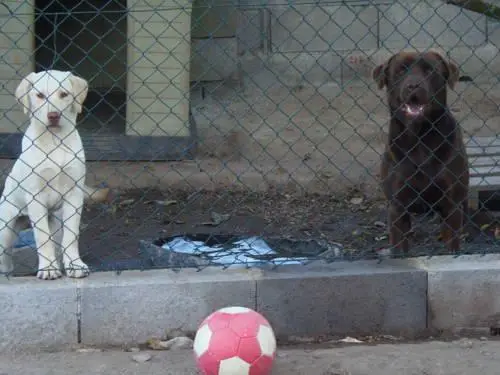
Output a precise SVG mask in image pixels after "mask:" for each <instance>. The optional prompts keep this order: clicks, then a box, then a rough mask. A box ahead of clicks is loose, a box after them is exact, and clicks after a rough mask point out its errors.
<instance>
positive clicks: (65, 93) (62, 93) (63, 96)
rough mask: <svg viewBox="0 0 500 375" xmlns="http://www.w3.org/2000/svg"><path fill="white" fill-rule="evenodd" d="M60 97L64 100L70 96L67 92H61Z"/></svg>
mask: <svg viewBox="0 0 500 375" xmlns="http://www.w3.org/2000/svg"><path fill="white" fill-rule="evenodd" d="M59 96H60V97H61V99H62V98H65V97H67V96H68V93H67V92H61V93H60V94H59Z"/></svg>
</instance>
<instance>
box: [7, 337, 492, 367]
mask: <svg viewBox="0 0 500 375" xmlns="http://www.w3.org/2000/svg"><path fill="white" fill-rule="evenodd" d="M149 354H151V359H149V360H148V361H146V362H143V363H137V362H135V361H134V360H133V359H132V357H133V356H134V355H137V353H127V352H123V351H103V352H92V351H90V352H83V353H82V352H61V353H41V354H28V353H18V354H15V355H8V354H2V355H1V356H0V372H1V373H2V374H24V375H35V374H36V375H49V374H50V375H63V374H64V375H66V374H73V375H79V374H82V375H83V374H85V375H94V374H95V375H97V374H106V375H115V374H116V375H118V374H120V375H129V374H130V375H132V374H133V375H142V374H144V375H146V374H148V375H149V374H165V375H196V374H199V372H197V369H196V366H195V363H194V361H193V354H192V351H191V350H178V351H157V352H149ZM499 366H500V343H499V342H498V341H487V340H483V341H481V340H469V339H461V340H457V341H453V342H440V341H432V342H424V343H419V344H404V343H396V344H383V345H374V346H371V345H361V344H360V345H358V346H347V347H333V348H322V349H317V348H314V347H307V346H306V347H301V348H287V347H284V348H280V349H278V353H277V358H276V361H275V362H274V368H273V371H272V375H458V374H460V375H462V374H464V375H465V374H484V375H497V374H498V368H499Z"/></svg>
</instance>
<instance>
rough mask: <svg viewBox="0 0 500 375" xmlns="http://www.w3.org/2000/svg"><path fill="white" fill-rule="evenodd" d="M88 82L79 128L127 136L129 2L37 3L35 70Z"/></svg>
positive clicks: (42, 0) (84, 131)
mask: <svg viewBox="0 0 500 375" xmlns="http://www.w3.org/2000/svg"><path fill="white" fill-rule="evenodd" d="M51 68H52V69H58V70H69V71H71V72H73V73H74V74H76V75H79V76H81V77H82V78H85V79H86V80H87V81H88V82H89V93H88V96H87V99H86V100H85V103H84V111H83V112H82V114H81V115H80V118H79V119H78V120H79V124H78V129H79V131H80V132H81V133H82V135H85V134H106V135H123V134H125V129H126V102H127V100H126V99H127V87H126V86H127V1H126V0H87V1H81V0H64V1H62V0H59V1H54V0H35V69H36V71H40V70H45V69H51Z"/></svg>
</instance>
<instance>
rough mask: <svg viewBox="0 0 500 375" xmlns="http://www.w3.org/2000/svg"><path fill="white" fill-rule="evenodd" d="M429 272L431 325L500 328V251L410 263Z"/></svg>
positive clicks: (459, 328)
mask: <svg viewBox="0 0 500 375" xmlns="http://www.w3.org/2000/svg"><path fill="white" fill-rule="evenodd" d="M407 263H408V264H411V265H413V266H415V267H419V268H421V269H422V270H424V271H426V272H427V275H428V293H427V294H428V308H429V311H428V327H429V328H431V329H438V330H444V331H460V330H462V329H465V330H469V329H472V330H475V329H481V330H482V329H484V328H486V329H489V328H490V327H500V254H491V255H484V256H480V255H467V256H460V257H456V258H455V257H453V256H438V257H432V258H425V257H424V258H415V259H412V260H409V261H408V262H407Z"/></svg>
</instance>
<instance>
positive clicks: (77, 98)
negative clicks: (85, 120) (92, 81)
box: [69, 74, 89, 113]
mask: <svg viewBox="0 0 500 375" xmlns="http://www.w3.org/2000/svg"><path fill="white" fill-rule="evenodd" d="M69 80H70V81H71V85H72V86H73V97H74V102H73V106H74V107H73V108H74V109H75V112H76V113H81V112H82V108H83V102H84V101H85V99H86V98H87V93H88V91H89V84H88V82H87V81H86V80H85V79H83V78H80V77H78V76H75V75H73V74H72V75H70V76H69Z"/></svg>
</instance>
